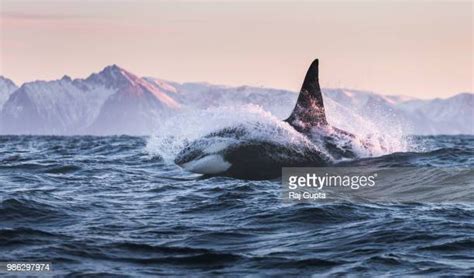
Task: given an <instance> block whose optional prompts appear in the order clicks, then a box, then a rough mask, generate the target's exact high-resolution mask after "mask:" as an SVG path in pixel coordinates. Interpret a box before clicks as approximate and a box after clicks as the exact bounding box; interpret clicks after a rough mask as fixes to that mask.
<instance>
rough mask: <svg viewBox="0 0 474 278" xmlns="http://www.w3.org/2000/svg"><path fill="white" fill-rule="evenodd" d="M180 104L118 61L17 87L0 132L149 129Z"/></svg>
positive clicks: (4, 111) (1, 119) (1, 116)
mask: <svg viewBox="0 0 474 278" xmlns="http://www.w3.org/2000/svg"><path fill="white" fill-rule="evenodd" d="M178 106H179V104H178V103H177V102H175V101H174V100H173V99H171V98H170V97H168V96H167V95H166V94H164V93H162V92H161V91H160V90H159V89H158V88H156V87H155V86H153V85H152V84H150V83H149V82H147V81H146V80H144V79H142V78H139V77H137V76H135V75H134V74H132V73H130V72H128V71H126V70H124V69H122V68H120V67H118V66H116V65H112V66H108V67H106V68H104V69H103V70H102V71H101V72H99V73H95V74H92V75H90V76H89V77H87V78H86V79H74V80H72V79H71V78H70V77H68V76H64V77H63V78H61V79H60V80H54V81H34V82H28V83H25V84H23V85H22V86H21V87H20V88H19V89H17V90H16V91H15V92H14V93H13V94H11V96H10V97H9V99H8V101H6V103H5V104H4V107H3V109H2V111H1V114H0V130H1V132H2V133H3V134H122V133H125V134H127V133H130V134H147V133H148V132H149V130H151V129H152V128H153V126H152V124H151V123H150V119H155V118H156V117H158V116H160V115H162V114H164V113H166V112H168V111H170V110H174V109H176V108H177V107H178Z"/></svg>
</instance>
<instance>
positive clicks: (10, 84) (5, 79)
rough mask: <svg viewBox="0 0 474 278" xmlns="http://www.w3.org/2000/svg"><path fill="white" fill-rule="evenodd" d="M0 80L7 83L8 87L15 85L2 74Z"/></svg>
mask: <svg viewBox="0 0 474 278" xmlns="http://www.w3.org/2000/svg"><path fill="white" fill-rule="evenodd" d="M0 81H2V82H3V83H5V84H7V85H8V86H9V87H17V86H16V84H15V82H13V81H11V80H10V79H8V78H6V77H5V76H3V75H0Z"/></svg>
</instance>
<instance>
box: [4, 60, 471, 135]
mask: <svg viewBox="0 0 474 278" xmlns="http://www.w3.org/2000/svg"><path fill="white" fill-rule="evenodd" d="M323 94H324V101H325V106H326V111H327V115H328V120H329V122H330V123H332V124H334V125H335V126H337V127H340V128H343V129H346V130H349V131H353V132H356V133H361V129H366V131H364V130H362V133H371V132H372V131H373V130H374V129H378V130H386V129H388V128H396V129H400V132H403V133H404V134H474V125H473V119H474V94H473V93H462V94H459V95H456V96H453V97H451V98H447V99H434V100H420V99H415V98H411V97H404V96H382V95H378V94H375V93H372V92H366V91H357V90H349V89H323ZM2 96H4V99H5V100H4V104H3V103H2V102H1V101H2ZM7 98H8V100H6V99H7ZM296 98H297V93H296V92H292V91H288V90H278V89H270V88H259V87H250V86H240V87H230V86H223V85H212V84H208V83H177V82H172V81H166V80H162V79H159V78H152V77H143V78H140V77H138V76H136V75H134V74H132V73H130V72H128V71H126V70H124V69H122V68H120V67H118V66H116V65H112V66H108V67H106V68H104V69H103V70H102V71H101V72H99V73H94V74H91V75H90V76H89V77H87V78H85V79H74V80H72V79H71V78H70V77H68V76H64V77H63V78H61V79H59V80H54V81H34V82H28V83H25V84H23V85H22V86H21V87H20V88H17V87H16V86H15V85H14V84H13V82H11V81H9V80H8V79H5V78H0V105H1V104H3V108H2V110H1V112H0V132H1V133H2V134H58V135H59V134H61V135H69V134H98V135H105V134H133V135H135V134H152V133H153V132H154V131H155V130H157V127H158V126H159V125H160V124H162V123H163V121H166V119H167V117H169V116H170V115H176V114H177V113H181V111H188V112H189V111H191V112H192V111H194V110H202V109H207V108H210V107H218V106H239V105H246V104H255V105H259V106H261V107H262V108H263V109H264V110H266V111H269V112H271V113H272V114H274V115H276V116H277V117H279V118H281V119H283V118H286V117H287V116H288V115H289V114H290V112H291V110H292V109H293V107H294V105H295V102H296Z"/></svg>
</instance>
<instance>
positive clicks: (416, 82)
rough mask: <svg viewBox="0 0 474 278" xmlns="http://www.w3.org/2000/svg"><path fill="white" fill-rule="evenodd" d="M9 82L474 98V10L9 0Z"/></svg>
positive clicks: (428, 5) (4, 64)
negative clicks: (314, 68)
mask: <svg viewBox="0 0 474 278" xmlns="http://www.w3.org/2000/svg"><path fill="white" fill-rule="evenodd" d="M0 13H1V20H0V75H4V76H6V77H8V78H11V79H12V80H13V81H15V82H16V83H18V84H21V83H23V82H26V81H31V80H37V79H45V80H49V79H57V78H60V77H61V76H62V75H64V74H68V75H70V76H72V77H85V76H87V75H88V74H90V73H91V72H97V71H99V70H101V69H102V68H103V67H105V66H106V65H109V64H118V65H120V66H122V67H123V68H125V69H128V70H129V71H131V72H133V73H135V74H138V75H142V76H143V75H146V76H154V77H160V78H164V79H168V80H173V81H207V82H210V83H218V84H228V85H243V84H246V85H255V86H266V87H274V88H285V89H290V90H295V91H296V90H298V89H299V87H300V86H301V82H302V79H303V77H304V74H305V72H306V69H307V67H308V65H309V63H310V62H311V61H312V59H314V58H316V57H319V58H320V59H321V60H320V61H321V83H322V86H323V87H346V88H353V89H362V90H371V91H375V92H378V93H382V94H403V95H409V96H415V97H420V98H431V97H447V96H450V95H453V94H456V93H459V92H465V91H470V92H472V91H473V80H472V76H473V3H472V2H471V1H465V2H453V1H449V2H440V1H438V2H433V1H401V2H396V1H377V2H361V1H346V2H341V1H336V2H322V1H318V2H293V1H292V2H289V1H279V2H273V1H262V0H260V1H239V2H237V1H214V2H210V1H187V2H184V1H112V0H109V1H41V0H40V1H21V0H20V1H9V0H0Z"/></svg>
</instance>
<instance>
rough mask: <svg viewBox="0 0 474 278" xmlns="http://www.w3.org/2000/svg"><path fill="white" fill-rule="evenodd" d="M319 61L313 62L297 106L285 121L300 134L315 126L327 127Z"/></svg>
mask: <svg viewBox="0 0 474 278" xmlns="http://www.w3.org/2000/svg"><path fill="white" fill-rule="evenodd" d="M318 67H319V60H318V59H316V60H314V61H313V63H312V64H311V66H310V67H309V69H308V72H307V73H306V77H305V79H304V82H303V86H302V87H301V91H300V94H299V96H298V100H297V102H296V106H295V108H294V109H293V112H292V113H291V115H290V117H288V119H286V120H285V121H286V122H287V123H289V124H290V125H291V126H293V127H294V128H295V129H296V130H297V131H299V132H305V131H308V130H310V129H311V128H312V127H314V126H326V125H327V124H328V123H327V121H326V113H325V111H324V104H323V96H322V94H321V88H320V86H319V69H318Z"/></svg>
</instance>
